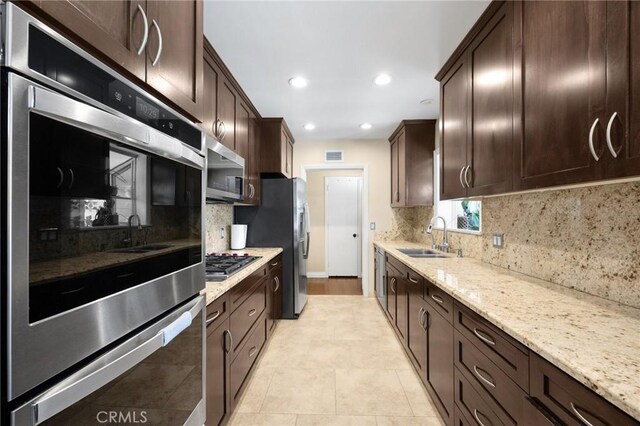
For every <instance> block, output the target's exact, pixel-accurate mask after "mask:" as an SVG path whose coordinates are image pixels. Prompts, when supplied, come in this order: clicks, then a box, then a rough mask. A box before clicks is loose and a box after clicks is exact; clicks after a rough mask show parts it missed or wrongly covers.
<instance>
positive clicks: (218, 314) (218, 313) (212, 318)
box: [207, 310, 220, 325]
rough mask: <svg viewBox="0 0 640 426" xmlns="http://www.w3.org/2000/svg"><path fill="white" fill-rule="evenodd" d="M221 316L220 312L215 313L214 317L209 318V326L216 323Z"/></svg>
mask: <svg viewBox="0 0 640 426" xmlns="http://www.w3.org/2000/svg"><path fill="white" fill-rule="evenodd" d="M219 316H220V311H219V310H218V311H215V312H214V313H213V316H211V317H210V318H207V325H209V324H211V323H212V322H214V321H215V320H216V319H217V318H218V317H219Z"/></svg>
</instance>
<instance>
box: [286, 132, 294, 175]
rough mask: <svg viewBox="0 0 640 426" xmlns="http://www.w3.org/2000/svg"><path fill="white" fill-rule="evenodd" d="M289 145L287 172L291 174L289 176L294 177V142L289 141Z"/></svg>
mask: <svg viewBox="0 0 640 426" xmlns="http://www.w3.org/2000/svg"><path fill="white" fill-rule="evenodd" d="M288 142H289V143H288V144H287V170H288V172H289V176H290V177H293V141H292V140H291V139H289V140H288Z"/></svg>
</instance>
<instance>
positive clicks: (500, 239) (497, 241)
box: [493, 234, 504, 249]
mask: <svg viewBox="0 0 640 426" xmlns="http://www.w3.org/2000/svg"><path fill="white" fill-rule="evenodd" d="M493 247H495V248H499V249H501V248H504V234H493Z"/></svg>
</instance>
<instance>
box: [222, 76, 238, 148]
mask: <svg viewBox="0 0 640 426" xmlns="http://www.w3.org/2000/svg"><path fill="white" fill-rule="evenodd" d="M218 81H219V86H218V119H219V120H220V121H221V122H222V125H223V126H224V137H222V140H221V141H220V142H222V144H223V145H224V146H226V147H227V148H229V149H233V150H235V149H236V100H237V95H236V91H235V90H234V88H233V86H232V85H231V83H229V81H228V80H227V79H226V77H224V76H223V75H220V78H219V80H218Z"/></svg>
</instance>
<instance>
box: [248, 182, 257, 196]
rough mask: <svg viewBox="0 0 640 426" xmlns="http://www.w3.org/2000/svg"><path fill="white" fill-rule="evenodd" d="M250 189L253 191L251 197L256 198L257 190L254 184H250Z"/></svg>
mask: <svg viewBox="0 0 640 426" xmlns="http://www.w3.org/2000/svg"><path fill="white" fill-rule="evenodd" d="M249 188H250V189H251V195H250V198H253V197H255V196H256V188H255V186H253V184H252V183H250V184H249Z"/></svg>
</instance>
